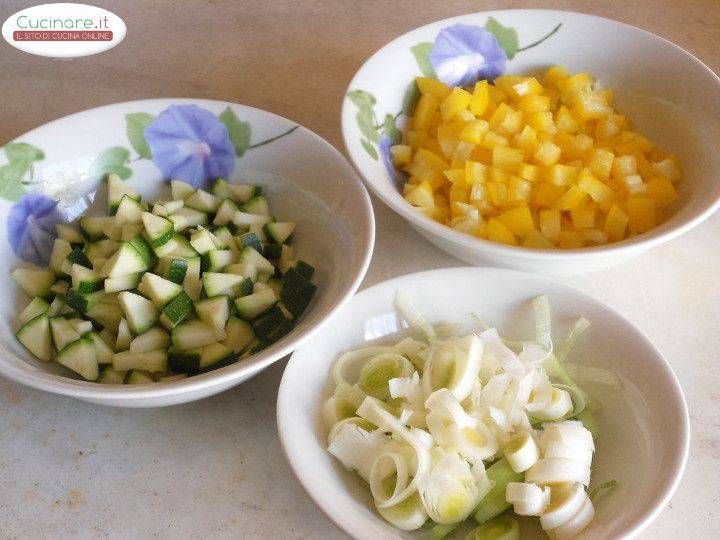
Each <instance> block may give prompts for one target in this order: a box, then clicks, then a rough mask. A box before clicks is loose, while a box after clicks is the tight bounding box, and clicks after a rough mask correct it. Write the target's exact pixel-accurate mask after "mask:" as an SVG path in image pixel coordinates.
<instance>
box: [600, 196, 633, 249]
mask: <svg viewBox="0 0 720 540" xmlns="http://www.w3.org/2000/svg"><path fill="white" fill-rule="evenodd" d="M629 221H630V218H629V217H628V215H627V214H626V213H625V212H623V211H622V210H621V209H620V207H619V206H618V205H617V204H613V205H612V206H611V207H610V210H609V211H608V213H607V216H605V225H604V226H603V232H604V233H605V234H607V236H608V239H609V240H610V241H611V242H618V241H620V240H622V239H623V238H625V232H626V230H627V226H628V222H629Z"/></svg>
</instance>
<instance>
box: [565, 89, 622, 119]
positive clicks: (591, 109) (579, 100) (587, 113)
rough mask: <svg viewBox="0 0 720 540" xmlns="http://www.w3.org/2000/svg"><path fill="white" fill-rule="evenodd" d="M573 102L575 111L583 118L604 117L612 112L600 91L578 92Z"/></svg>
mask: <svg viewBox="0 0 720 540" xmlns="http://www.w3.org/2000/svg"><path fill="white" fill-rule="evenodd" d="M574 104H575V110H576V111H577V113H578V114H579V115H580V117H581V118H583V119H585V120H591V119H598V118H605V117H606V116H607V115H609V114H610V113H612V112H613V110H612V107H610V105H608V103H607V101H606V99H605V96H604V95H603V94H602V93H600V92H578V93H577V94H576V95H575V99H574Z"/></svg>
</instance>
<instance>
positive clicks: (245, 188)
mask: <svg viewBox="0 0 720 540" xmlns="http://www.w3.org/2000/svg"><path fill="white" fill-rule="evenodd" d="M228 189H229V190H230V191H231V192H232V194H233V195H232V196H231V197H230V198H231V199H233V200H234V201H235V202H240V203H246V202H248V201H249V200H250V199H252V198H253V197H255V196H257V195H260V194H262V189H261V188H260V187H259V186H251V185H247V184H234V183H229V184H228Z"/></svg>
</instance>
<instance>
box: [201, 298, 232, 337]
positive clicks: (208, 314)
mask: <svg viewBox="0 0 720 540" xmlns="http://www.w3.org/2000/svg"><path fill="white" fill-rule="evenodd" d="M195 313H197V316H198V318H199V319H200V320H201V321H202V322H204V323H205V324H207V325H209V326H211V327H212V328H213V329H214V330H215V337H216V338H217V340H218V341H222V340H223V339H225V338H226V337H227V334H226V333H225V324H226V323H227V320H228V318H229V317H230V298H229V297H227V296H216V297H214V298H208V299H206V300H202V301H200V302H195Z"/></svg>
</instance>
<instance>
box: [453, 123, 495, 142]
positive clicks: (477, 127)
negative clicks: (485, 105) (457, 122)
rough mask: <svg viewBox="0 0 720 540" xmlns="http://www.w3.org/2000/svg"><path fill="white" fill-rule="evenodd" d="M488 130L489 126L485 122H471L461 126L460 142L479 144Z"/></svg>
mask: <svg viewBox="0 0 720 540" xmlns="http://www.w3.org/2000/svg"><path fill="white" fill-rule="evenodd" d="M489 130H490V124H488V122H487V121H486V120H473V121H472V122H468V123H467V124H465V126H463V128H462V130H461V131H460V134H459V137H460V140H461V141H467V142H470V143H473V144H480V143H481V142H482V140H483V139H484V138H485V135H486V134H487V132H488V131H489Z"/></svg>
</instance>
